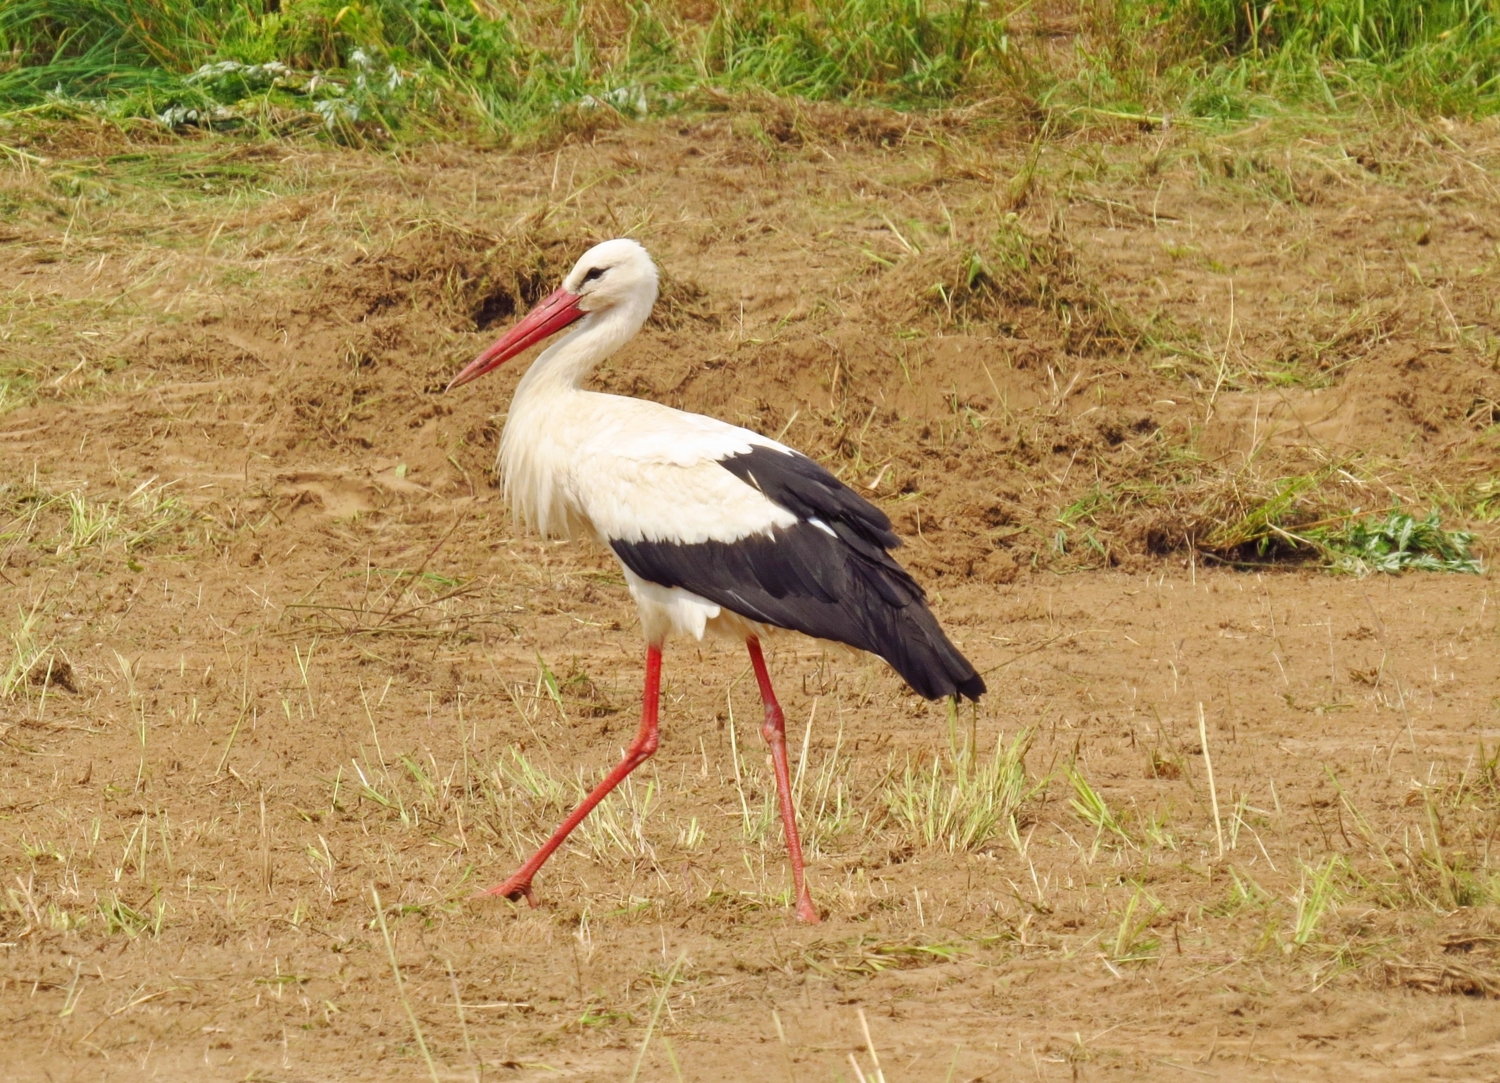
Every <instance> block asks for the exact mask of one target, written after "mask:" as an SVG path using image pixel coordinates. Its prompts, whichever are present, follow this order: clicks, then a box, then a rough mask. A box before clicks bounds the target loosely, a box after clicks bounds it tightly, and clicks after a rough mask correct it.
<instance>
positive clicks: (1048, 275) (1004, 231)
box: [880, 214, 1140, 357]
mask: <svg viewBox="0 0 1500 1083" xmlns="http://www.w3.org/2000/svg"><path fill="white" fill-rule="evenodd" d="M880 293H881V296H882V301H884V302H886V303H888V304H890V305H891V306H892V307H891V308H890V309H889V311H893V312H900V313H902V314H904V315H905V316H907V318H908V319H913V318H918V317H920V316H923V315H928V316H930V315H933V314H936V315H938V316H940V317H941V319H942V320H943V321H944V322H945V323H947V324H955V323H957V324H968V323H979V324H985V325H990V326H994V327H996V328H997V329H998V330H1000V331H1001V332H1003V333H1005V334H1008V335H1013V336H1017V337H1024V338H1031V339H1035V340H1038V341H1040V342H1044V343H1046V344H1047V345H1049V346H1052V347H1054V348H1056V349H1058V350H1060V351H1061V352H1063V353H1065V354H1071V355H1073V356H1077V357H1100V356H1104V355H1106V354H1117V353H1119V352H1121V351H1122V350H1125V349H1128V348H1130V347H1131V346H1132V345H1133V344H1134V343H1135V342H1136V341H1138V340H1139V338H1140V334H1139V333H1138V332H1137V331H1135V330H1134V329H1133V327H1132V326H1131V323H1130V320H1129V318H1128V317H1127V316H1126V315H1125V314H1124V313H1123V312H1121V311H1120V310H1119V309H1118V308H1117V307H1116V306H1115V305H1113V304H1111V303H1110V301H1109V300H1108V299H1107V298H1106V297H1105V296H1104V294H1103V292H1102V291H1100V290H1099V289H1098V288H1097V286H1095V285H1094V283H1093V282H1092V280H1091V279H1090V278H1089V276H1088V275H1087V273H1086V272H1085V271H1084V270H1083V268H1082V267H1081V266H1080V264H1079V262H1078V259H1077V257H1076V254H1075V253H1074V251H1073V248H1072V246H1071V244H1070V243H1069V242H1068V241H1067V240H1066V238H1064V237H1063V236H1062V234H1061V233H1060V231H1058V230H1056V229H1051V230H1049V231H1047V232H1045V233H1040V234H1034V233H1031V232H1029V231H1028V230H1027V229H1026V228H1025V227H1024V226H1023V225H1022V224H1021V222H1020V220H1019V218H1017V216H1016V215H1014V214H1010V215H1007V216H1006V217H1005V218H1004V219H1003V220H1002V221H1001V222H1000V224H999V226H998V227H997V228H996V230H995V231H994V233H993V234H991V235H990V236H989V237H987V238H985V239H983V240H980V241H977V242H974V243H971V244H969V245H966V246H963V247H953V246H945V247H943V248H940V249H934V250H931V251H928V252H919V253H915V254H914V255H912V256H911V257H910V258H908V259H907V260H905V261H903V262H902V263H901V264H899V265H898V266H897V267H896V268H895V269H894V270H892V271H890V272H889V273H888V274H887V275H885V277H884V279H883V281H882V289H881V290H880Z"/></svg>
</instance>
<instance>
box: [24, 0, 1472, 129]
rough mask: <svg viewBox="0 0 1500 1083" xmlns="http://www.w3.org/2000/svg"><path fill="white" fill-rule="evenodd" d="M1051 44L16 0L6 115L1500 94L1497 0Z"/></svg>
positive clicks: (806, 25)
mask: <svg viewBox="0 0 1500 1083" xmlns="http://www.w3.org/2000/svg"><path fill="white" fill-rule="evenodd" d="M1077 14H1078V16H1079V17H1078V20H1077V22H1078V29H1077V31H1076V32H1075V33H1074V34H1073V36H1072V38H1071V41H1070V42H1069V44H1070V46H1071V48H1059V47H1058V46H1057V44H1056V43H1055V40H1054V38H1055V36H1054V35H1050V34H1048V33H1046V32H1043V31H1041V30H1039V29H1038V27H1037V21H1038V17H1037V16H1036V15H1035V14H1034V13H1032V12H1031V10H1030V5H1026V4H1020V5H1011V4H1004V3H996V2H994V0H783V2H781V3H778V4H770V5H764V4H752V3H748V2H746V0H717V2H714V3H711V4H708V5H702V4H688V3H686V2H685V0H684V2H680V3H678V2H673V0H668V2H666V3H662V4H658V5H651V4H646V3H644V2H640V0H606V2H604V3H598V4H590V5H585V4H582V3H580V2H578V0H561V2H553V3H542V4H531V5H522V4H518V3H514V2H513V0H365V2H362V3H358V4H344V3H342V2H340V0H283V2H281V3H280V4H272V3H269V2H267V0H195V2H191V3H190V2H188V0H10V2H9V3H7V4H4V5H0V57H5V59H4V60H3V61H0V114H3V113H7V112H8V113H11V114H13V115H14V114H16V113H18V112H46V111H56V110H63V111H67V110H77V109H87V110H92V111H95V112H100V113H103V114H105V115H109V116H114V117H117V118H122V119H125V118H154V119H156V120H157V121H159V122H160V123H163V124H165V125H167V126H172V127H178V126H182V125H185V124H199V125H205V124H214V125H236V126H238V125H249V126H251V127H258V128H260V129H262V130H265V131H268V132H284V131H287V130H295V129H296V128H298V127H307V128H324V129H328V130H330V131H333V132H335V133H339V134H342V135H344V136H346V137H354V138H368V137H371V136H374V137H384V136H385V135H388V134H391V133H394V132H397V131H411V132H421V131H432V130H437V129H448V130H452V129H455V128H457V129H474V128H478V129H481V130H484V131H488V132H490V133H495V134H509V135H514V134H516V133H524V132H527V131H530V130H534V129H536V128H538V127H546V126H548V125H552V124H557V123H564V124H572V123H585V124H587V123H592V121H589V120H588V119H587V118H588V116H589V115H593V116H596V117H605V116H608V115H612V114H624V115H626V116H636V115H644V114H647V113H655V112H669V111H673V110H676V109H680V108H683V107H684V106H692V105H693V104H694V103H695V102H698V103H700V104H701V102H702V100H703V99H702V98H701V97H700V96H699V92H701V91H703V90H705V89H707V90H711V91H715V92H722V91H752V92H768V93H771V94H776V95H788V96H796V97H801V98H806V99H813V100H832V101H846V102H856V103H878V104H883V105H889V106H895V107H898V108H921V107H930V106H941V105H945V104H949V103H977V102H987V103H996V102H1002V103H1006V104H1007V105H1009V106H1011V107H1017V108H1019V109H1020V111H1021V113H1022V114H1023V115H1029V116H1035V115H1036V114H1037V110H1038V109H1040V110H1043V111H1044V112H1045V113H1047V114H1049V115H1051V116H1053V117H1070V116H1071V117H1081V118H1088V117H1091V116H1095V115H1098V116H1103V117H1105V118H1110V117H1113V118H1115V119H1124V120H1130V119H1137V120H1145V121H1153V120H1154V121H1157V122H1159V121H1160V120H1161V119H1162V118H1163V117H1165V116H1166V115H1168V114H1171V115H1174V116H1186V117H1200V118H1204V119H1207V120H1210V121H1237V120H1241V119H1244V118H1248V117H1251V116H1254V115H1257V114H1260V113H1265V112H1267V111H1271V110H1274V109H1276V108H1278V107H1281V106H1284V105H1287V104H1298V105H1302V106H1311V107H1314V108H1329V109H1340V108H1343V107H1344V106H1345V105H1346V104H1347V103H1349V102H1350V101H1355V102H1365V101H1376V102H1382V101H1383V102H1387V103H1392V104H1397V105H1399V106H1400V107H1401V108H1403V109H1415V110H1418V111H1429V112H1442V113H1469V114H1479V113H1487V112H1492V111H1494V110H1495V108H1496V107H1497V103H1500V0H1332V2H1328V3H1322V2H1317V0H1289V2H1283V3H1277V4H1272V5H1265V6H1263V7H1256V6H1254V5H1249V6H1246V5H1239V4H1236V3H1234V2H1232V0H1117V2H1115V3H1097V4H1079V5H1078V12H1077Z"/></svg>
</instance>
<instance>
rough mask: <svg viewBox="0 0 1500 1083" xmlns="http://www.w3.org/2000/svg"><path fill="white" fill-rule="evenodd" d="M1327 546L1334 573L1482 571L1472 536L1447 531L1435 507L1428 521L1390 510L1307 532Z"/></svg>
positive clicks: (1318, 543)
mask: <svg viewBox="0 0 1500 1083" xmlns="http://www.w3.org/2000/svg"><path fill="white" fill-rule="evenodd" d="M1306 536H1307V537H1308V538H1309V539H1311V540H1312V541H1313V542H1314V543H1315V544H1316V545H1317V546H1318V547H1319V548H1321V549H1323V550H1324V551H1325V552H1326V554H1327V556H1328V558H1329V561H1330V566H1331V567H1332V568H1333V569H1334V570H1335V571H1341V572H1352V573H1354V574H1356V575H1364V574H1367V573H1369V572H1404V571H1426V572H1468V573H1471V574H1474V575H1477V574H1479V572H1480V571H1481V566H1480V562H1479V558H1478V557H1476V556H1474V554H1473V552H1472V550H1471V548H1470V547H1471V546H1472V544H1473V541H1474V536H1473V535H1472V534H1469V533H1467V532H1466V531H1462V530H1444V529H1443V525H1442V521H1441V520H1440V518H1439V516H1438V513H1437V512H1436V511H1432V512H1429V513H1428V514H1427V517H1426V518H1425V519H1417V518H1415V517H1413V516H1411V515H1408V514H1407V513H1406V512H1402V511H1392V512H1390V513H1389V514H1388V515H1386V516H1385V518H1383V519H1378V518H1369V519H1351V520H1349V521H1348V522H1345V523H1342V524H1340V525H1338V526H1331V527H1320V528H1318V529H1316V530H1311V531H1308V532H1307V535H1306Z"/></svg>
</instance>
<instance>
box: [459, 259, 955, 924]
mask: <svg viewBox="0 0 1500 1083" xmlns="http://www.w3.org/2000/svg"><path fill="white" fill-rule="evenodd" d="M656 294H657V275H656V267H655V265H654V264H653V263H652V262H651V259H650V257H649V256H647V254H646V252H645V250H644V249H642V248H641V247H640V246H639V245H638V244H636V243H635V242H634V241H628V240H614V241H606V242H604V243H603V244H600V245H596V246H595V247H594V248H592V249H590V250H589V251H588V252H586V253H585V254H584V255H583V257H582V258H581V259H580V260H579V261H578V263H577V264H576V265H575V266H574V268H573V270H572V272H570V273H569V275H568V276H567V278H566V279H564V281H563V285H562V287H561V288H560V289H558V290H557V291H555V292H554V293H553V294H552V295H551V296H549V297H548V298H547V299H545V300H544V301H542V302H541V303H540V304H539V305H538V306H537V307H536V308H535V309H533V310H532V312H531V313H530V314H529V315H527V316H526V317H525V318H524V319H523V320H522V321H521V322H520V323H518V324H517V325H516V326H515V327H514V328H512V329H511V331H510V332H509V333H507V334H506V335H505V336H504V337H503V338H502V339H501V340H500V341H499V342H497V343H496V344H495V345H494V346H492V347H491V348H490V349H489V350H487V351H485V352H484V353H483V354H481V355H480V356H479V357H478V358H477V359H476V360H475V361H474V362H473V363H472V364H471V365H469V366H468V367H467V368H466V369H464V371H463V372H461V373H459V375H458V376H457V377H455V378H454V381H453V383H452V384H450V385H449V386H450V387H454V386H457V385H459V384H462V383H467V382H468V381H469V380H472V379H475V378H477V377H478V376H480V375H482V374H483V373H485V372H487V371H489V370H490V369H492V368H494V367H496V366H498V365H499V364H501V363H503V362H504V361H505V360H507V359H509V358H510V357H513V356H515V355H516V354H517V353H520V352H521V351H522V350H524V349H526V348H527V347H528V346H530V345H532V344H533V343H535V342H538V341H540V340H541V339H543V338H545V337H547V336H549V335H551V334H553V333H555V332H556V331H558V330H560V329H561V328H563V327H565V326H568V325H569V324H574V325H575V326H574V327H573V330H571V331H570V332H569V333H568V334H567V335H566V336H565V337H563V338H562V339H560V340H558V341H557V342H555V343H554V344H553V345H552V346H550V347H549V348H548V349H547V350H546V351H544V352H543V353H542V354H541V355H540V356H539V357H538V358H537V359H536V361H534V362H533V363H532V366H531V368H530V370H529V371H528V372H527V373H526V375H525V376H524V377H522V379H521V382H520V384H519V385H518V386H517V388H516V393H515V396H514V398H513V400H512V402H511V408H510V412H509V415H508V417H507V419H506V425H505V431H504V434H503V435H502V437H501V441H500V460H499V466H500V474H501V477H502V480H503V482H504V487H505V493H506V497H507V499H508V500H509V502H510V503H511V506H512V507H513V508H514V509H515V511H516V513H517V514H518V516H519V517H520V518H522V519H523V520H525V521H526V522H527V523H528V524H529V525H530V526H531V527H532V528H533V529H535V530H537V531H539V532H540V533H542V534H544V535H550V536H562V537H579V536H592V537H593V538H595V539H596V540H598V541H599V542H600V543H602V544H604V545H606V546H608V547H609V548H610V549H611V550H612V551H613V552H614V554H615V556H616V558H617V559H618V560H619V561H620V564H621V567H622V568H623V570H624V573H625V580H626V583H627V584H628V586H629V589H630V593H631V596H632V597H633V598H634V599H635V602H636V605H637V606H638V607H639V610H640V614H641V626H642V630H643V632H644V633H645V638H646V645H647V658H646V685H645V694H644V697H643V704H642V718H641V727H640V730H639V731H638V732H637V734H636V738H635V740H634V741H633V742H632V743H631V746H630V748H629V749H628V750H627V752H626V755H625V758H624V760H622V761H621V763H620V764H619V765H618V766H617V767H616V768H615V769H614V771H612V772H611V773H610V775H609V776H608V777H606V778H605V780H604V782H603V783H601V784H600V786H599V787H598V788H596V789H595V790H594V792H593V793H591V794H590V795H589V796H588V798H586V799H585V801H584V802H583V804H581V805H580V806H579V807H578V808H577V809H576V810H575V811H574V812H573V814H572V815H571V816H569V817H568V819H567V820H566V821H564V823H563V825H562V826H561V827H560V828H559V829H558V831H557V832H556V833H555V834H554V835H553V836H552V838H551V839H549V840H548V842H547V843H546V845H544V846H543V847H542V849H541V850H539V851H538V852H537V854H536V855H535V856H533V857H532V858H531V860H529V861H528V862H526V864H525V865H523V866H522V867H521V869H520V870H518V871H517V872H516V874H515V875H514V876H512V877H511V878H510V879H509V880H507V881H505V883H503V884H500V885H499V886H497V887H495V888H493V889H492V893H493V894H499V895H504V896H506V897H509V898H518V897H520V896H522V895H524V896H526V898H527V899H528V901H533V900H532V891H531V880H532V877H533V876H534V875H535V873H536V871H537V869H538V868H540V867H541V865H542V864H543V863H544V862H545V861H546V860H547V858H548V857H550V856H551V854H552V852H553V851H554V850H556V848H557V847H558V846H560V845H561V844H562V841H563V840H564V839H565V838H566V837H567V835H568V833H569V832H571V831H572V829H573V828H574V827H576V826H577V824H578V823H579V822H581V821H582V820H583V818H584V817H585V816H587V815H588V813H589V812H590V811H591V810H592V809H593V807H594V806H595V805H597V804H598V803H599V801H601V800H603V798H604V797H605V795H606V794H608V793H609V791H610V790H612V789H613V788H614V787H615V786H616V785H618V784H619V782H620V781H621V780H622V779H623V778H624V777H625V776H626V775H628V774H629V773H630V772H631V771H632V770H634V769H635V767H637V766H639V764H641V763H643V762H644V761H645V760H646V759H647V758H649V757H650V755H651V754H652V753H653V752H654V751H655V749H656V744H657V721H656V715H657V694H658V688H659V680H660V672H661V647H662V644H663V643H664V642H665V640H666V639H667V638H668V637H670V636H673V635H686V636H691V637H693V638H695V639H702V638H703V637H704V636H705V635H707V634H709V633H714V634H717V635H722V636H729V637H732V638H735V639H739V640H742V641H743V642H745V644H746V646H747V648H748V650H749V653H750V659H751V662H752V664H753V666H754V669H755V675H756V681H757V684H758V685H759V688H760V692H761V698H762V701H763V703H764V706H765V716H766V721H765V725H764V727H763V730H762V732H763V734H764V736H765V737H766V740H767V742H768V744H769V745H770V749H771V756H772V762H773V766H774V768H775V774H776V781H777V791H778V795H779V798H780V805H781V813H782V821H783V827H784V829H785V832H786V840H787V849H788V852H789V856H790V859H791V863H792V873H793V883H794V887H795V890H796V894H797V914H798V917H799V918H801V919H803V920H805V921H817V920H818V915H817V911H816V909H815V908H814V907H813V905H812V901H811V898H810V896H809V894H808V891H807V886H806V882H805V878H804V876H803V868H802V854H801V846H800V843H799V840H798V835H797V826H796V817H795V808H794V806H793V803H792V797H791V784H790V773H789V770H788V766H787V759H786V739H785V721H784V718H783V716H782V712H781V708H780V706H779V705H778V704H777V702H776V697H775V693H774V690H773V689H772V687H771V680H770V676H769V674H768V673H767V671H766V667H765V661H764V657H763V655H762V653H761V649H760V640H761V638H762V637H764V636H765V635H766V634H767V633H768V632H769V631H772V630H775V629H786V630H791V631H798V632H802V633H804V634H807V635H811V636H814V637H817V638H819V639H826V640H833V641H836V642H840V643H845V644H848V645H849V646H852V647H856V648H858V649H860V650H865V651H869V652H871V653H873V654H877V655H879V656H880V657H882V658H884V659H885V660H886V661H888V662H889V663H890V664H891V666H892V667H893V668H894V669H895V670H896V671H897V672H898V673H899V674H900V675H901V676H902V677H903V678H904V679H905V680H906V681H907V682H908V683H909V684H910V685H911V686H912V687H913V688H914V689H915V690H916V691H917V692H919V693H921V694H922V695H923V696H926V697H927V698H929V699H939V698H943V697H946V696H954V695H960V696H967V697H969V698H971V699H975V698H977V697H978V696H979V695H980V694H981V693H983V691H984V681H983V679H982V678H981V677H980V676H979V675H978V674H977V673H976V672H975V671H974V668H973V666H971V665H970V664H969V662H968V661H967V660H966V659H965V658H964V657H963V655H962V654H960V653H959V652H958V650H957V649H956V648H955V647H954V646H953V644H952V643H950V642H949V641H948V638H947V637H946V636H945V635H944V634H943V631H942V629H941V628H940V627H939V626H938V623H937V620H936V618H935V617H934V616H933V615H932V612H931V611H930V610H929V609H928V608H927V604H926V601H925V598H924V595H923V592H922V589H921V587H920V586H918V585H917V583H916V581H915V580H913V579H912V578H911V576H910V575H909V574H908V573H907V572H906V570H905V569H903V568H902V567H901V566H900V565H899V564H898V563H896V561H895V560H894V559H893V558H892V557H891V556H890V554H889V550H891V549H894V548H896V547H897V546H899V545H900V544H901V542H900V539H899V538H898V537H897V536H896V535H895V534H894V533H893V532H892V531H891V524H890V520H889V519H888V518H887V517H886V516H885V514H884V513H883V512H881V511H880V510H879V509H878V508H876V507H875V506H874V505H872V504H870V503H869V502H868V501H866V500H864V499H863V498H862V497H860V496H858V495H857V494H856V493H854V492H853V491H852V490H851V489H849V488H848V487H847V486H845V485H844V484H843V483H842V482H840V481H839V480H838V479H837V478H835V477H834V476H833V475H832V474H831V473H829V472H828V471H827V470H826V469H824V468H823V467H822V466H820V465H818V464H817V463H816V462H814V461H813V460H811V459H809V458H807V457H806V456H804V455H801V454H800V453H798V452H796V451H794V450H792V449H791V448H789V447H786V446H785V445H783V444H780V443H778V442H777V441H775V440H771V439H768V438H767V437H764V436H761V435H760V434H758V433H755V432H752V431H750V430H748V429H742V428H738V427H736V426H733V425H729V424H726V423H724V422H722V421H718V420H716V419H714V418H709V417H704V416H702V415H699V414H689V413H684V412H683V411H680V410H674V409H672V408H670V407H667V406H663V405H662V404H660V403H655V402H650V401H647V400H643V399H633V398H626V397H622V396H618V395H605V394H600V393H598V392H593V391H586V390H584V389H583V388H582V386H581V385H582V382H583V380H584V379H585V378H586V377H587V376H588V374H589V373H590V372H591V371H592V370H593V368H594V367H595V366H596V365H597V364H598V363H599V362H600V361H602V360H603V359H604V358H606V357H608V356H609V355H610V354H612V353H614V352H615V351H616V350H618V349H619V348H620V347H621V346H623V345H624V344H625V343H626V342H628V341H629V340H630V339H631V338H632V337H633V336H634V335H635V334H636V332H637V331H638V330H639V329H640V327H641V325H642V324H643V323H644V322H645V321H646V318H647V316H649V315H650V312H651V307H652V305H653V304H654V303H655V301H656Z"/></svg>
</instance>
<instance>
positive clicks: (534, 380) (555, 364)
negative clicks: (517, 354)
mask: <svg viewBox="0 0 1500 1083" xmlns="http://www.w3.org/2000/svg"><path fill="white" fill-rule="evenodd" d="M650 312H651V308H650V305H646V306H645V307H644V310H642V311H636V310H635V306H631V305H617V306H614V307H612V308H610V309H608V310H606V311H603V312H590V313H589V314H588V315H587V316H585V317H584V318H583V319H582V320H580V321H579V322H578V324H577V325H576V326H575V327H574V328H573V330H572V331H570V332H568V334H567V335H565V336H564V337H562V338H561V339H559V340H558V341H556V342H554V343H553V344H552V345H551V346H549V347H548V348H547V349H546V350H545V351H543V352H542V354H541V356H540V357H538V358H537V359H536V360H535V361H533V362H532V363H531V368H530V369H528V370H527V372H526V375H525V376H523V377H521V382H520V383H519V384H518V385H517V386H516V396H515V403H514V404H513V405H512V409H514V408H515V406H517V405H520V404H521V403H522V402H523V400H526V399H535V398H546V397H548V396H550V395H558V394H565V393H567V392H569V391H577V390H578V389H579V388H580V387H581V386H582V384H583V381H584V380H585V379H587V378H588V375H589V373H591V372H593V371H594V368H595V367H596V366H597V365H598V364H599V362H601V361H603V360H604V359H605V358H607V357H609V356H610V355H611V354H613V353H614V352H615V351H616V350H618V349H619V348H620V347H621V346H623V345H625V343H627V342H629V341H630V340H631V338H633V337H634V336H635V333H636V332H637V331H639V330H640V328H641V325H642V324H643V323H645V322H646V317H647V316H648V315H649V314H650Z"/></svg>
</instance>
